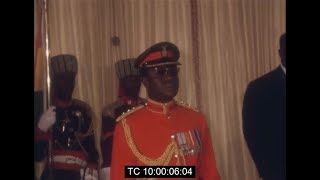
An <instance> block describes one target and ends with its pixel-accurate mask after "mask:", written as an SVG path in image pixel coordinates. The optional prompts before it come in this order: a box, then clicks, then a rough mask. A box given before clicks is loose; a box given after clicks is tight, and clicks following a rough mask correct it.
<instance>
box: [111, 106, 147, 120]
mask: <svg viewBox="0 0 320 180" xmlns="http://www.w3.org/2000/svg"><path fill="white" fill-rule="evenodd" d="M143 107H145V106H144V105H139V106H136V107H133V108H131V109H129V110H128V111H127V112H124V113H122V115H121V116H119V117H118V118H117V119H116V122H119V121H120V120H122V119H123V118H125V117H126V116H128V115H129V114H132V113H134V112H136V111H138V110H139V109H141V108H143Z"/></svg>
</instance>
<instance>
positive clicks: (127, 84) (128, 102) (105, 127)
mask: <svg viewBox="0 0 320 180" xmlns="http://www.w3.org/2000/svg"><path fill="white" fill-rule="evenodd" d="M134 63H135V59H134V58H129V59H123V60H120V61H118V62H117V63H116V64H115V68H116V73H117V77H118V78H119V94H118V99H117V100H116V101H115V102H113V103H111V104H110V105H107V106H106V107H104V108H103V111H102V137H101V140H102V142H101V149H102V158H103V163H102V167H101V170H100V177H101V180H109V179H110V165H111V150H112V139H113V131H114V127H115V124H116V119H117V117H118V116H120V115H122V114H123V113H124V112H127V111H128V110H130V109H132V108H133V107H135V106H137V105H139V104H144V103H145V99H143V98H140V97H139V93H140V87H141V78H140V75H139V70H138V69H137V68H135V67H134Z"/></svg>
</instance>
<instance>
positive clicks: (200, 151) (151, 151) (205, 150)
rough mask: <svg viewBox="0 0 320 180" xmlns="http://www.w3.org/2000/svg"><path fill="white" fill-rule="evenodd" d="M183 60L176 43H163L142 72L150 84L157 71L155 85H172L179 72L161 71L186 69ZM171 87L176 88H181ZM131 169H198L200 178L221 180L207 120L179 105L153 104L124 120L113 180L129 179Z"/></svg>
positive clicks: (149, 53) (141, 62)
mask: <svg viewBox="0 0 320 180" xmlns="http://www.w3.org/2000/svg"><path fill="white" fill-rule="evenodd" d="M179 56H180V52H179V50H178V48H177V47H176V46H175V45H174V44H172V43H169V42H161V43H158V44H155V45H153V46H151V47H150V48H149V49H147V50H146V51H145V52H144V53H142V54H141V55H140V56H139V57H138V58H137V59H136V67H139V68H140V70H141V71H140V72H141V73H142V76H143V77H145V79H148V78H151V79H152V77H150V76H149V75H148V72H147V69H148V68H152V69H153V70H154V71H157V72H158V73H159V74H161V75H159V76H157V77H156V78H155V81H157V82H160V80H159V79H166V80H167V81H169V80H170V79H173V78H176V77H175V76H174V75H169V74H168V73H172V74H174V73H177V72H174V71H171V72H169V71H167V70H165V69H160V68H159V67H160V66H164V67H165V68H167V67H168V66H171V67H172V66H176V65H178V64H180V63H178V62H177V61H178V59H179ZM168 70H169V68H168ZM173 70H174V69H173ZM175 75H177V74H175ZM161 76H163V77H166V78H162V77H161ZM151 81H152V80H149V81H148V83H149V87H151V86H152V85H150V84H151V83H153V82H155V81H152V82H151ZM161 83H162V84H161ZM161 83H160V84H159V85H160V86H161V85H164V86H165V85H166V84H165V80H163V81H162V82H161ZM168 85H169V86H170V88H171V87H174V86H175V85H176V84H173V83H171V84H168ZM153 88H154V87H153ZM151 89H152V88H150V89H148V90H151ZM171 89H172V88H171ZM165 90H166V89H165V88H164V90H163V91H165ZM159 96H161V94H160V95H159ZM163 97H164V98H166V97H165V96H163ZM163 97H158V98H159V99H160V98H163ZM125 166H195V168H196V175H195V176H196V178H195V179H197V180H220V176H219V173H218V170H217V167H216V160H215V157H214V152H213V148H212V143H211V138H210V134H209V131H208V128H207V125H206V121H205V117H204V115H203V114H201V113H199V112H197V111H196V110H194V109H193V108H191V107H190V106H186V105H183V104H181V103H178V102H176V101H174V100H171V101H170V102H168V103H165V104H162V103H159V102H156V101H153V100H152V99H148V100H147V103H146V104H145V105H143V106H138V107H136V108H135V109H134V110H132V111H130V112H127V113H126V114H124V115H122V116H120V117H118V119H117V124H116V127H115V132H114V138H113V149H112V162H111V179H112V180H121V179H125V178H124V177H125V175H124V168H125ZM153 179H154V178H153ZM165 179H169V178H165Z"/></svg>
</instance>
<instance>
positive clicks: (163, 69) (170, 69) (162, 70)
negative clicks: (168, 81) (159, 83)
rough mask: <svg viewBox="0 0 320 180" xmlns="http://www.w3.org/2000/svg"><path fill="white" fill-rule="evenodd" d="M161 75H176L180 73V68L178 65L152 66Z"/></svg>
mask: <svg viewBox="0 0 320 180" xmlns="http://www.w3.org/2000/svg"><path fill="white" fill-rule="evenodd" d="M152 69H153V71H154V72H156V73H157V74H158V75H160V76H164V75H171V76H176V75H178V73H179V70H180V68H178V67H177V66H160V67H154V68H152Z"/></svg>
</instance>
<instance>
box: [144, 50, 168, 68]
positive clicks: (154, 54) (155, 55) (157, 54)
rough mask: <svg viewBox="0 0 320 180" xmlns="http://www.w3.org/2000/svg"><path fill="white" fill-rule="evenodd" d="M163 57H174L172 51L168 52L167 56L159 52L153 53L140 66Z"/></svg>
mask: <svg viewBox="0 0 320 180" xmlns="http://www.w3.org/2000/svg"><path fill="white" fill-rule="evenodd" d="M162 57H169V58H171V57H173V53H172V52H171V51H167V56H162V54H161V51H157V52H153V53H150V54H149V55H148V56H147V57H146V58H145V59H144V60H143V61H142V62H141V63H140V65H142V64H144V63H146V62H150V61H153V60H156V59H160V58H162Z"/></svg>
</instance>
